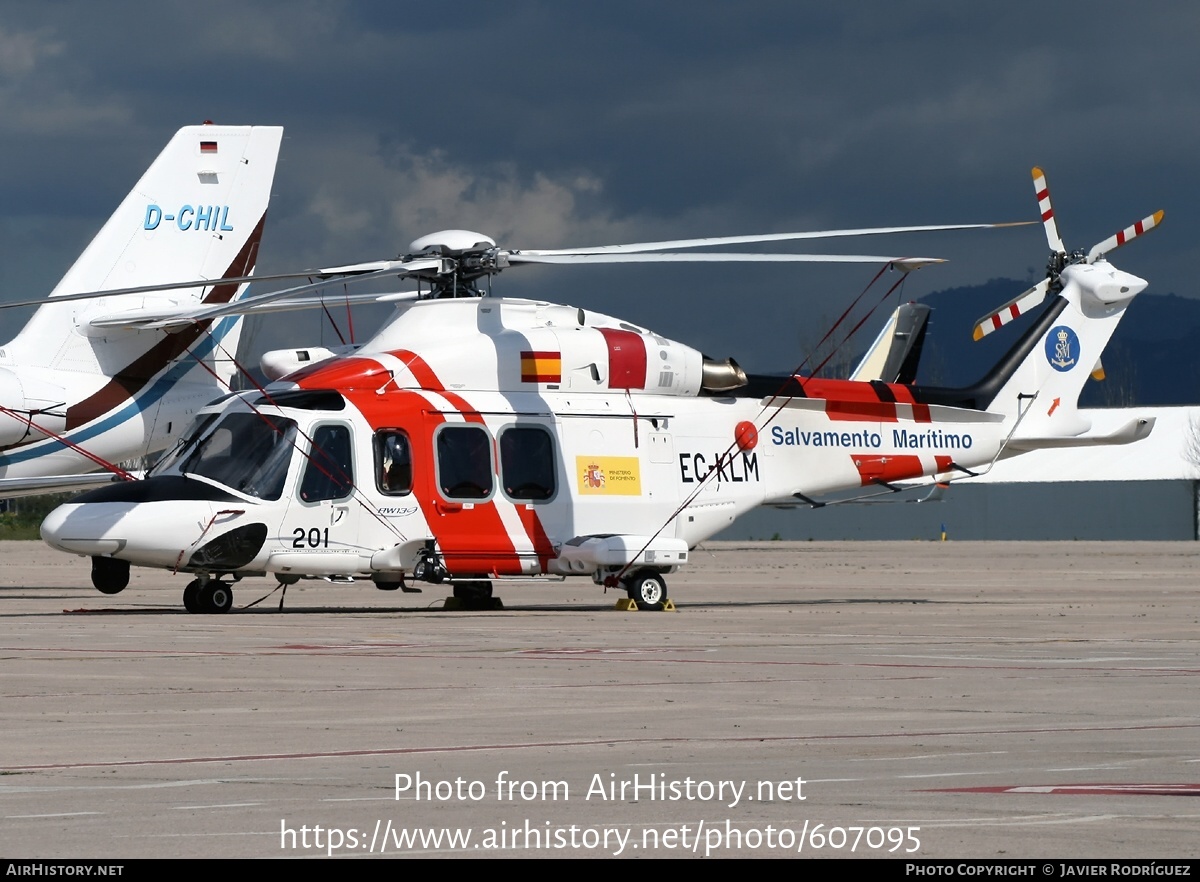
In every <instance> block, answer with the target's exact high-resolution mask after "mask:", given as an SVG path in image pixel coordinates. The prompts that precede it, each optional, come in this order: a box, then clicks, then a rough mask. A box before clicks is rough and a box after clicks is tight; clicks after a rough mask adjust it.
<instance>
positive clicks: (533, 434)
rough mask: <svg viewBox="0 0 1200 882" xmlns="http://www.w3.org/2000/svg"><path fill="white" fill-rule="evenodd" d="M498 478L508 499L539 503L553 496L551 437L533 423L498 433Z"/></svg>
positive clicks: (552, 441) (552, 446) (552, 447)
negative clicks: (532, 424)
mask: <svg viewBox="0 0 1200 882" xmlns="http://www.w3.org/2000/svg"><path fill="white" fill-rule="evenodd" d="M500 478H501V481H502V482H503V484H504V493H505V495H507V496H508V498H509V499H517V500H521V501H526V502H539V501H542V500H546V499H549V498H550V497H552V496H553V495H554V486H555V485H554V439H553V438H551V437H550V433H549V432H547V431H546V430H545V429H542V428H540V427H537V426H513V427H512V428H509V429H505V430H504V431H503V432H501V433H500Z"/></svg>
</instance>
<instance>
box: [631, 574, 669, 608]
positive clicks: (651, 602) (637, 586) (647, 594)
mask: <svg viewBox="0 0 1200 882" xmlns="http://www.w3.org/2000/svg"><path fill="white" fill-rule="evenodd" d="M625 586H626V587H625V592H626V593H627V594H628V595H629V599H630V600H632V601H633V602H634V603H636V604H637V608H638V609H641V610H650V611H654V612H657V611H659V610H661V609H662V608H663V603H664V602H665V601H666V599H667V583H666V582H665V581H663V577H662V576H660V575H659V574H658V573H656V572H654V571H653V570H639V571H638V572H636V573H634V574H633V576H632V577H631V578H630V579H628V580H627V581H626V583H625Z"/></svg>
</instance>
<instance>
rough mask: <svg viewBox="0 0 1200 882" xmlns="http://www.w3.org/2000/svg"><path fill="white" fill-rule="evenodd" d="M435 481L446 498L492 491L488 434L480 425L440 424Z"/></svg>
mask: <svg viewBox="0 0 1200 882" xmlns="http://www.w3.org/2000/svg"><path fill="white" fill-rule="evenodd" d="M435 443H436V446H437V467H438V484H439V486H440V487H441V489H442V495H444V496H445V497H446V498H447V499H467V500H474V499H487V498H488V497H489V496H491V495H492V474H493V470H492V436H491V435H489V434H488V432H487V429H485V428H483V427H482V426H463V425H456V426H443V427H442V428H441V430H440V431H439V432H438V433H437V440H436V442H435Z"/></svg>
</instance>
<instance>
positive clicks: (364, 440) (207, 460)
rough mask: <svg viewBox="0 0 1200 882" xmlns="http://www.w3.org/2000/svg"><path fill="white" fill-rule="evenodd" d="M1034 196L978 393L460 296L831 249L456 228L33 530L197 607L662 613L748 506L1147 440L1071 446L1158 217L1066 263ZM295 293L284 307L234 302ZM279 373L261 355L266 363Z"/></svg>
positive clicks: (413, 251) (1125, 434)
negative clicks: (367, 315)
mask: <svg viewBox="0 0 1200 882" xmlns="http://www.w3.org/2000/svg"><path fill="white" fill-rule="evenodd" d="M1034 176H1035V183H1036V182H1037V181H1038V180H1039V178H1041V175H1040V172H1038V171H1037V170H1035V175H1034ZM1037 189H1038V192H1039V199H1040V200H1042V201H1043V203H1044V205H1043V221H1044V223H1045V225H1046V231H1047V236H1048V238H1049V240H1050V243H1051V249H1052V251H1053V254H1052V257H1051V262H1050V274H1049V276H1048V278H1047V279H1046V280H1045V281H1043V282H1041V283H1039V284H1038V285H1036V286H1035V287H1034V288H1033V289H1032V290H1031V291H1029V292H1026V293H1025V294H1023V295H1022V296H1021V297H1019V298H1016V299H1015V300H1014V301H1013V302H1012V303H1010V304H1007V305H1006V306H1005V307H1003V308H1002V310H1000V311H997V312H996V313H994V314H990V315H989V316H988V317H987V319H986V321H984V322H981V324H986V325H988V326H990V327H999V326H1000V325H1001V324H1003V323H1004V322H1005V321H1006V320H1007V317H1008V316H1011V315H1012V314H1014V313H1016V312H1019V311H1022V310H1024V309H1028V308H1032V306H1033V301H1036V300H1039V299H1044V298H1046V297H1047V296H1049V295H1053V296H1052V297H1051V299H1050V302H1049V303H1048V304H1047V305H1046V308H1045V311H1044V312H1043V313H1042V314H1041V315H1040V316H1039V317H1038V318H1037V319H1036V320H1035V321H1034V322H1033V324H1032V325H1031V326H1030V327H1029V328H1028V329H1027V330H1026V331H1025V332H1024V333H1023V334H1022V335H1021V336H1020V338H1019V339H1018V340H1017V341H1016V342H1015V344H1014V345H1013V346H1012V348H1011V349H1010V350H1009V351H1008V352H1007V354H1006V355H1004V357H1003V358H1001V359H1000V361H999V362H998V363H997V364H996V365H995V366H994V367H993V368H992V370H991V371H990V372H988V373H987V375H986V376H984V377H982V378H981V379H980V380H979V381H978V382H976V383H975V384H973V385H971V386H967V387H964V388H939V387H929V386H920V385H914V384H912V383H911V382H907V383H897V382H884V381H882V380H876V381H870V382H868V381H855V380H832V379H819V378H811V377H804V376H800V375H799V374H797V375H793V376H789V377H782V378H781V377H767V376H755V375H747V374H746V373H745V372H743V371H742V369H741V368H740V367H738V365H737V364H736V363H734V362H733V361H732V360H729V361H724V362H717V361H713V360H711V359H709V358H707V357H705V356H704V355H702V354H701V353H700V352H698V351H696V350H695V349H692V348H690V347H688V346H685V345H683V344H680V343H677V342H675V341H672V340H668V339H666V338H663V337H660V336H658V335H657V334H654V333H653V332H651V331H649V330H647V329H645V328H640V327H636V326H633V325H630V324H628V323H625V322H622V321H620V320H618V319H616V318H612V317H610V316H607V315H602V314H599V313H596V312H592V311H585V310H582V309H576V308H573V307H569V306H562V305H557V304H553V303H546V302H537V301H529V300H518V299H505V298H495V297H491V296H488V295H487V293H486V292H485V290H483V289H482V288H481V287H480V282H481V281H483V280H486V279H487V278H488V277H490V276H491V275H492V274H494V273H497V272H500V271H501V270H503V269H505V268H506V267H509V266H512V265H516V264H519V263H590V262H618V261H648V260H684V259H701V260H725V259H749V260H761V259H781V258H782V259H791V260H812V259H816V258H815V257H814V256H813V255H785V256H770V255H768V256H764V255H744V254H743V255H724V254H722V255H718V254H711V253H702V254H692V255H686V254H683V253H681V249H691V248H702V247H708V246H716V245H729V244H736V243H741V242H759V241H770V240H782V239H796V238H816V237H821V236H828V235H832V234H829V233H808V234H780V235H776V236H754V237H749V236H748V237H731V238H723V239H698V240H681V241H676V242H658V243H643V244H637V245H624V246H609V247H601V248H587V249H571V250H558V251H513V250H506V249H503V248H500V247H498V246H497V245H496V244H495V242H493V241H492V240H491V239H490V238H488V237H486V236H483V235H480V234H477V233H471V232H467V231H463V230H449V231H444V232H442V233H437V234H433V235H431V236H426V237H424V238H421V239H418V240H416V241H415V242H413V243H412V245H411V247H410V249H409V254H408V255H406V256H404V257H401V258H398V259H397V260H394V261H383V262H379V263H373V264H363V265H357V266H352V267H341V268H338V269H337V270H321V271H319V272H320V273H325V274H334V273H337V274H350V273H357V274H359V275H360V277H378V276H382V275H399V276H403V277H408V278H415V279H417V280H418V281H421V282H424V283H427V285H428V290H427V292H426V293H425V294H424V295H422V296H419V297H417V298H416V299H411V300H407V301H404V302H402V303H401V304H400V305H399V308H398V310H397V312H396V313H395V314H394V316H393V317H392V318H391V320H390V321H388V322H387V323H386V324H385V325H384V326H383V327H382V328H380V330H379V331H378V333H376V334H375V335H374V337H372V338H371V339H370V340H369V341H368V342H366V343H365V344H363V345H362V346H361V347H360V348H358V349H357V351H355V352H353V353H352V354H345V355H331V356H330V357H326V358H325V359H324V360H323V361H316V359H315V358H314V360H313V363H310V364H309V365H308V366H306V367H301V368H300V369H298V370H294V371H293V372H291V373H288V374H287V375H286V376H283V377H282V378H281V379H278V380H276V381H275V382H273V383H271V384H270V385H269V386H267V387H266V388H265V389H261V390H257V391H252V392H241V393H237V394H232V395H229V396H226V397H225V398H224V399H221V400H219V401H216V402H214V403H213V404H211V405H210V406H209V407H207V408H205V409H204V410H203V411H202V412H201V413H200V414H199V415H198V416H197V419H196V422H195V423H194V424H193V426H192V427H191V428H190V429H189V430H188V432H186V433H185V435H184V437H183V438H182V439H181V441H180V443H179V444H178V445H177V447H176V448H175V449H174V450H173V451H172V452H170V453H169V454H168V455H167V456H166V457H165V458H164V459H163V460H162V461H160V462H159V463H158V464H157V465H156V466H155V467H154V469H153V470H152V471H151V473H150V474H149V476H148V477H147V478H146V479H145V480H142V481H136V482H120V483H113V484H112V485H110V486H106V487H103V488H100V489H97V490H93V491H90V492H88V493H86V494H84V495H83V496H81V497H78V498H77V499H75V500H73V501H72V502H70V503H68V504H66V505H63V506H61V507H60V508H58V509H56V510H55V511H54V512H53V513H51V515H50V516H49V517H48V518H47V519H46V520H45V522H44V523H43V525H42V535H43V537H44V538H45V540H46V541H47V542H48V543H49V544H50V545H52V546H53V547H55V548H58V549H61V550H63V551H67V552H73V553H76V554H80V555H88V556H91V557H92V558H93V562H94V568H93V582H94V583H95V584H96V586H97V587H98V588H99V589H100V590H101V591H105V592H111V591H113V590H120V588H121V587H124V584H125V582H126V581H127V579H128V566H129V564H137V565H141V566H151V567H161V568H166V569H170V570H173V571H177V572H183V573H189V574H192V575H193V579H192V581H191V582H190V583H189V584H188V586H187V588H186V589H185V591H184V604H185V606H186V607H187V609H188V610H189V611H192V612H224V611H227V610H228V609H230V607H231V605H232V602H233V594H232V589H231V587H230V580H237V579H239V578H241V577H243V576H247V575H263V574H274V575H275V576H276V577H277V578H278V580H279V581H280V582H281V583H284V584H285V585H286V584H288V583H290V582H293V581H295V580H296V579H299V578H309V577H313V578H324V579H328V580H330V581H352V580H356V579H370V580H372V581H373V582H374V583H375V585H376V586H378V587H379V588H381V589H384V590H394V589H398V588H403V589H405V590H419V589H417V588H416V587H415V585H414V583H421V582H426V583H435V584H436V583H442V582H448V583H450V584H452V585H453V591H454V593H455V595H456V596H458V597H462V598H466V599H475V600H484V599H485V598H490V596H491V591H492V582H493V581H496V580H503V579H509V578H530V577H565V576H583V577H590V578H591V579H592V580H593V581H594V582H595V583H597V584H600V585H605V586H607V587H616V588H618V589H621V590H624V591H625V592H626V593H627V594H628V596H629V597H630V598H631V599H632V601H633V602H635V603H636V604H637V605H638V606H639V607H640V608H648V609H658V608H661V607H662V606H663V604H664V603H666V602H667V586H666V582H665V580H664V576H665V575H668V574H670V573H671V572H673V571H675V570H676V569H677V568H679V567H682V566H685V565H686V564H687V563H688V559H689V555H690V553H691V550H692V549H693V548H695V546H696V545H697V544H698V543H700V542H701V541H703V540H704V539H706V538H708V537H710V536H712V535H713V534H715V533H716V532H718V531H719V530H721V529H723V528H725V527H727V526H729V524H731V523H732V522H733V521H734V520H735V519H736V518H737V517H738V516H739V515H742V514H744V513H746V512H748V511H750V510H751V509H753V508H755V507H756V506H760V505H789V506H795V505H800V504H815V503H817V501H818V499H819V497H822V496H824V495H826V494H831V493H835V492H838V491H846V490H849V489H853V488H868V489H869V490H872V491H878V490H880V489H882V490H885V491H891V490H895V489H898V488H899V486H900V483H899V482H906V483H913V482H917V483H919V482H922V481H925V482H928V483H933V482H946V481H951V480H953V479H955V478H963V477H969V476H971V475H974V474H977V473H979V472H981V471H984V470H986V469H988V468H989V467H990V465H991V464H992V463H994V462H995V461H996V460H997V459H998V458H1000V457H1007V456H1013V455H1016V454H1019V453H1022V452H1024V451H1028V450H1034V449H1037V448H1041V447H1051V446H1064V445H1089V444H1121V443H1128V442H1131V441H1135V440H1137V439H1139V438H1142V437H1145V435H1147V434H1148V433H1149V431H1150V430H1151V428H1152V426H1153V421H1152V420H1133V421H1131V422H1130V423H1129V424H1128V425H1126V426H1124V427H1123V428H1121V429H1120V430H1119V431H1116V432H1113V433H1110V434H1105V435H1099V434H1095V433H1092V432H1091V431H1090V425H1089V421H1088V420H1087V419H1086V417H1085V416H1084V415H1083V414H1081V412H1080V411H1079V410H1078V408H1077V400H1078V396H1079V393H1080V390H1081V389H1082V387H1083V385H1084V382H1085V381H1086V380H1087V378H1088V376H1089V375H1090V374H1091V373H1092V372H1093V370H1094V369H1098V367H1099V358H1100V353H1101V351H1102V350H1103V349H1104V346H1105V344H1106V343H1107V342H1108V339H1109V337H1110V335H1111V334H1112V332H1113V330H1114V329H1115V327H1116V325H1117V323H1118V322H1119V321H1120V319H1121V317H1122V315H1123V314H1124V311H1125V309H1126V307H1127V306H1128V305H1129V303H1130V302H1131V301H1132V300H1133V298H1134V297H1135V296H1136V295H1137V294H1138V293H1139V292H1140V291H1142V290H1143V289H1144V288H1145V287H1146V282H1145V281H1143V280H1142V279H1140V278H1137V277H1135V276H1133V275H1130V274H1128V273H1125V272H1122V271H1121V270H1118V269H1116V268H1115V267H1113V266H1111V265H1110V264H1109V263H1108V262H1107V261H1106V260H1105V259H1104V256H1105V254H1106V253H1107V252H1108V251H1110V250H1112V248H1115V247H1116V246H1117V245H1120V244H1123V242H1125V241H1128V240H1129V239H1132V238H1133V237H1135V236H1136V235H1138V234H1139V233H1141V232H1144V231H1145V230H1147V229H1149V228H1151V227H1152V226H1154V225H1155V224H1157V223H1158V222H1159V221H1160V220H1161V217H1162V214H1161V212H1159V213H1157V214H1155V215H1153V216H1151V217H1150V218H1147V219H1145V220H1144V221H1141V222H1139V223H1138V224H1136V225H1135V226H1134V227H1131V228H1129V229H1127V230H1125V231H1123V232H1122V233H1120V234H1118V235H1117V236H1114V237H1112V238H1111V239H1110V240H1107V241H1106V242H1103V243H1101V244H1100V245H1097V246H1096V247H1095V248H1093V249H1092V250H1091V252H1089V253H1088V254H1083V253H1081V252H1076V253H1070V254H1069V253H1067V252H1066V250H1065V248H1063V247H1062V244H1061V240H1060V239H1059V238H1058V234H1057V230H1056V228H1055V226H1054V221H1053V216H1052V214H1051V213H1050V210H1049V197H1048V195H1045V194H1044V191H1045V187H1044V180H1043V183H1042V184H1040V185H1038V186H1037ZM972 226H987V225H972ZM951 228H952V227H938V228H937V229H951ZM907 229H914V228H907ZM920 229H930V228H920ZM889 231H891V230H872V231H841V233H843V234H847V233H849V234H861V233H863V232H889ZM839 259H859V258H846V257H843V258H839ZM861 259H863V260H872V261H879V262H881V263H882V262H887V263H890V264H892V265H893V266H896V267H898V268H902V269H909V268H913V267H915V266H919V265H923V264H924V263H927V262H929V260H928V259H924V258H912V259H907V260H901V259H896V258H880V257H864V258H861ZM315 272H318V271H314V273H315ZM306 287H307V286H306ZM296 290H305V288H301V289H292V290H291V292H289V291H285V292H274V293H271V294H266V295H260V296H259V297H258V298H255V297H252V298H250V299H249V302H251V303H254V302H255V301H260V302H262V303H263V304H265V303H267V302H268V301H271V300H273V299H284V298H286V297H288V296H290V294H291V293H294V292H295V291H296ZM231 309H233V307H230V306H222V307H213V309H212V310H211V315H210V316H208V317H216V316H219V315H225V314H228V311H229V310H231ZM202 317H203V316H202ZM977 333H978V332H977ZM310 355H311V353H309V352H308V351H305V350H298V351H296V352H293V353H291V354H290V358H291V359H292V360H293V361H295V362H296V363H297V364H298V363H299V362H302V361H303V360H304V359H305V358H306V357H309V356H310ZM324 355H329V353H324ZM288 357H289V356H287V354H286V353H284V354H281V353H275V354H273V355H272V356H271V357H270V358H267V359H266V361H268V362H271V363H273V364H274V366H275V368H276V370H277V371H278V370H283V369H286V368H284V367H281V366H280V365H281V364H282V363H284V362H286V361H288ZM97 566H98V567H99V569H97Z"/></svg>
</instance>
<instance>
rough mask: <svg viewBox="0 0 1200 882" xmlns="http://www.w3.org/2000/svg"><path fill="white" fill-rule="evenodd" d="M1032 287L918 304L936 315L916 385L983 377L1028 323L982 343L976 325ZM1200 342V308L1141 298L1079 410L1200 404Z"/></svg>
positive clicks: (964, 291)
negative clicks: (1100, 377)
mask: <svg viewBox="0 0 1200 882" xmlns="http://www.w3.org/2000/svg"><path fill="white" fill-rule="evenodd" d="M1029 285H1030V283H1029V282H1021V281H1017V280H1015V279H992V280H991V281H989V282H986V283H984V284H982V285H972V286H969V287H963V288H949V289H946V290H944V291H935V292H934V293H932V294H929V295H927V296H925V297H922V298H920V300H921V302H922V303H925V304H928V305H929V306H930V307H932V308H933V312H932V313H931V314H930V319H929V332H928V334H927V336H926V339H925V348H924V351H923V353H922V356H921V367H920V370H919V371H918V374H917V381H918V382H919V383H927V384H932V385H939V386H961V385H967V384H969V383H971V382H974V381H975V380H977V379H978V378H979V377H981V376H982V375H983V374H984V372H986V371H987V370H988V369H989V368H990V367H991V366H992V364H994V363H995V362H996V361H997V359H999V358H1000V356H1001V355H1003V354H1004V352H1005V351H1006V350H1007V349H1008V348H1009V347H1010V346H1011V345H1012V344H1013V342H1014V341H1015V340H1016V339H1017V336H1018V335H1019V334H1020V333H1021V331H1022V330H1023V329H1024V328H1025V327H1026V326H1027V324H1028V322H1029V320H1030V315H1027V316H1022V317H1021V318H1020V319H1018V320H1017V321H1015V322H1013V323H1012V324H1010V325H1007V326H1005V327H1004V328H1001V329H1000V330H999V331H996V332H995V333H993V334H989V335H988V336H987V337H984V338H983V339H982V340H980V341H979V342H974V341H973V340H972V339H971V331H972V329H973V328H974V326H975V321H976V320H977V319H979V318H980V316H982V315H984V314H985V313H987V312H988V310H989V309H994V308H995V307H997V306H1000V305H1001V304H1003V303H1006V302H1007V301H1009V300H1010V299H1012V298H1013V297H1015V296H1016V295H1017V294H1019V293H1021V292H1022V291H1024V290H1025V289H1026V288H1028V287H1029ZM1036 312H1037V310H1035V311H1034V313H1032V314H1031V315H1033V314H1036ZM875 324H876V325H878V324H879V322H876V323H875ZM1197 341H1200V300H1193V299H1190V298H1186V297H1177V296H1175V295H1174V294H1141V295H1139V296H1138V298H1137V299H1136V300H1135V301H1134V302H1133V304H1132V305H1131V306H1130V307H1129V311H1128V312H1127V313H1126V314H1125V317H1124V318H1123V319H1122V321H1121V324H1120V325H1118V327H1117V330H1116V332H1115V333H1114V334H1113V339H1112V341H1111V342H1110V343H1109V345H1108V348H1107V349H1105V351H1104V356H1103V361H1104V370H1105V373H1106V375H1107V379H1105V381H1104V382H1102V383H1097V382H1093V381H1089V382H1088V384H1087V386H1085V387H1084V391H1083V395H1082V396H1081V397H1080V404H1081V405H1082V406H1084V407H1124V406H1131V405H1139V404H1140V405H1146V406H1166V405H1183V404H1200V347H1198V346H1197V345H1196V342H1197Z"/></svg>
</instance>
